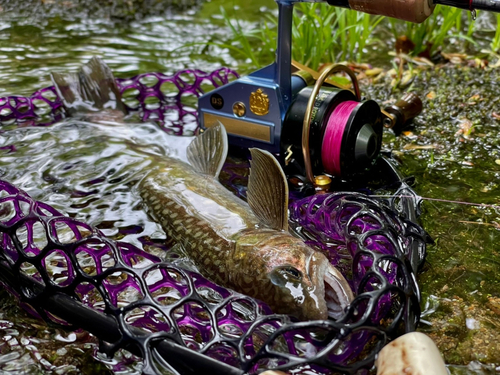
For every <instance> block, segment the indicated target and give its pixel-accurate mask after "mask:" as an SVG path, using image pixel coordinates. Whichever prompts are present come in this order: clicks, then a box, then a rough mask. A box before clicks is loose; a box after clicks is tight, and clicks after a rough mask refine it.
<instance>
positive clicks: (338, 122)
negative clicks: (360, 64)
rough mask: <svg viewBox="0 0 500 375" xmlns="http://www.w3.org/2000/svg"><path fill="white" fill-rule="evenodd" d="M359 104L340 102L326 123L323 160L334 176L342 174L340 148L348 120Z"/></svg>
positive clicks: (325, 166) (328, 171) (327, 170)
mask: <svg viewBox="0 0 500 375" xmlns="http://www.w3.org/2000/svg"><path fill="white" fill-rule="evenodd" d="M358 104H359V102H355V101H352V100H348V101H346V102H342V103H340V104H339V105H338V106H337V107H336V108H335V109H334V110H333V112H332V114H331V115H330V118H329V119H328V124H327V125H326V130H325V136H324V137H323V144H322V145H321V160H322V162H323V167H324V168H325V171H326V172H327V173H329V174H331V175H333V176H340V148H341V146H342V137H343V135H344V130H345V127H346V125H347V120H349V116H350V115H351V113H352V111H353V110H354V108H355V107H356V106H357V105H358Z"/></svg>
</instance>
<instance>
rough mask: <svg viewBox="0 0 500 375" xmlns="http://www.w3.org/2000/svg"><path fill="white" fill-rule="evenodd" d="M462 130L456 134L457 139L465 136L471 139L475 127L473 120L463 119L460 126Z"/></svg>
mask: <svg viewBox="0 0 500 375" xmlns="http://www.w3.org/2000/svg"><path fill="white" fill-rule="evenodd" d="M459 127H460V129H458V131H457V132H456V133H455V137H458V136H460V135H463V136H464V138H469V137H470V135H471V134H472V133H473V132H474V125H473V124H472V121H471V120H468V119H466V118H464V119H462V120H461V121H460V124H459Z"/></svg>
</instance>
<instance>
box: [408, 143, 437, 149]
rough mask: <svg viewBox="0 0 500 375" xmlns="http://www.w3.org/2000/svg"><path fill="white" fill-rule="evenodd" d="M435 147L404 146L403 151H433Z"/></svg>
mask: <svg viewBox="0 0 500 375" xmlns="http://www.w3.org/2000/svg"><path fill="white" fill-rule="evenodd" d="M436 147H437V145H412V144H408V145H404V146H403V150H432V149H435V148H436Z"/></svg>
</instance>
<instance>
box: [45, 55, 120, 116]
mask: <svg viewBox="0 0 500 375" xmlns="http://www.w3.org/2000/svg"><path fill="white" fill-rule="evenodd" d="M51 78H52V82H53V83H54V86H55V88H56V91H57V94H58V95H59V97H60V98H61V99H62V100H63V103H64V106H65V107H66V108H67V109H68V110H69V111H70V112H89V111H97V110H103V109H114V110H119V111H121V112H123V113H125V114H126V113H127V109H126V107H125V105H124V104H123V103H122V101H121V93H120V90H119V89H118V86H117V84H116V80H115V77H114V76H113V72H112V71H111V69H110V68H109V67H108V66H107V65H106V63H105V62H104V61H102V60H101V59H100V58H98V57H93V58H92V59H90V61H89V62H88V63H86V64H84V65H82V67H81V68H80V70H79V71H78V73H54V72H53V73H51Z"/></svg>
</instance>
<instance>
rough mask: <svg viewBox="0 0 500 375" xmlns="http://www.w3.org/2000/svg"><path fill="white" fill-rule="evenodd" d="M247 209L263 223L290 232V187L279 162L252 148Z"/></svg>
mask: <svg viewBox="0 0 500 375" xmlns="http://www.w3.org/2000/svg"><path fill="white" fill-rule="evenodd" d="M250 153H251V154H252V160H251V161H250V177H249V179H248V190H247V198H248V205H249V206H250V208H251V209H252V211H253V213H254V214H255V216H257V217H258V218H259V220H260V221H261V222H263V223H264V224H266V225H267V226H269V227H271V228H273V229H275V230H285V231H286V230H288V183H287V181H286V176H285V173H284V172H283V169H282V168H281V165H280V164H279V162H278V160H276V158H275V157H274V156H273V155H272V154H271V153H270V152H268V151H264V150H261V149H258V148H251V149H250Z"/></svg>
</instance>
